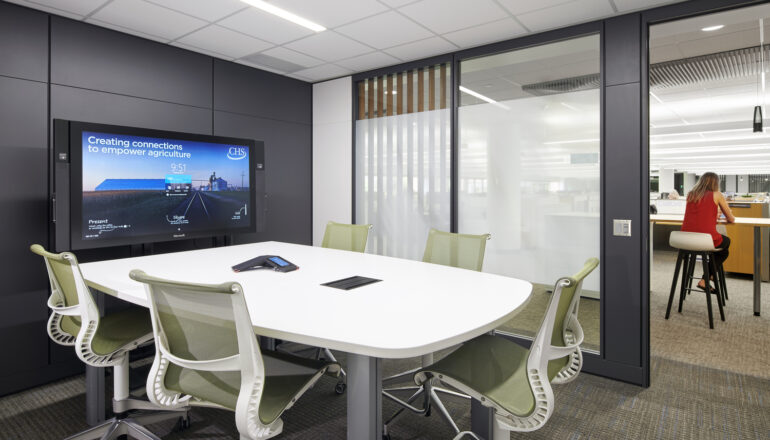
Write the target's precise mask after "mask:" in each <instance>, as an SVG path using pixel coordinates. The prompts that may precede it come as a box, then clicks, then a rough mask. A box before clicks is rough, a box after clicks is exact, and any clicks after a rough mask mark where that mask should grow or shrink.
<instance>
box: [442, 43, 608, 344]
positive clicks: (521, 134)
mask: <svg viewBox="0 0 770 440" xmlns="http://www.w3.org/2000/svg"><path fill="white" fill-rule="evenodd" d="M600 59H601V55H600V36H599V35H598V34H596V35H589V36H584V37H579V38H573V39H569V40H564V41H559V42H555V43H550V44H544V45H541V46H536V47H529V48H525V49H518V50H512V51H509V52H504V53H498V54H494V55H489V56H482V57H478V58H472V59H467V60H463V61H461V62H460V64H459V75H460V87H459V108H458V127H457V129H458V157H457V160H458V176H457V177H458V179H457V182H458V188H457V191H458V202H457V213H458V216H457V221H458V225H457V226H458V231H459V232H463V233H486V232H489V233H491V234H492V239H491V240H490V241H489V242H488V244H487V250H486V258H485V262H484V271H486V272H493V273H497V274H501V275H507V276H512V277H516V278H521V279H525V280H528V281H530V282H532V283H534V284H536V289H535V292H534V294H533V298H532V300H531V301H530V303H529V305H528V306H527V308H526V309H525V310H523V311H522V312H521V313H519V315H518V316H517V317H516V319H514V320H512V321H511V322H510V323H509V324H507V325H505V326H503V328H502V330H504V331H506V332H510V333H512V334H515V335H519V336H525V337H531V336H533V335H534V334H535V332H536V331H537V328H538V326H539V325H540V320H541V319H542V316H543V312H544V310H545V307H546V305H547V301H548V298H549V294H550V293H549V291H548V290H549V289H551V288H552V287H553V285H554V283H555V281H556V280H557V279H558V278H560V277H563V276H569V275H572V274H573V273H575V272H577V271H578V270H579V269H580V268H581V267H582V266H583V263H584V262H585V260H586V259H588V258H591V257H599V253H600V243H601V240H600V235H601V227H600V213H601V211H600V183H601V182H600V179H601V171H600V170H601V167H600V145H601V142H600V128H601V127H600V121H601V113H600V108H601V93H600V89H599V86H600V75H599V71H600V70H599V69H600ZM599 285H600V276H599V269H597V270H596V271H594V272H593V273H592V274H591V275H590V276H589V277H588V278H587V279H586V280H585V281H584V284H583V298H581V304H580V322H581V324H582V325H583V328H584V330H585V334H586V337H585V342H584V348H587V349H592V350H599V346H600V338H599V328H600V326H599V316H600V307H599V301H598V299H599V291H600V287H599Z"/></svg>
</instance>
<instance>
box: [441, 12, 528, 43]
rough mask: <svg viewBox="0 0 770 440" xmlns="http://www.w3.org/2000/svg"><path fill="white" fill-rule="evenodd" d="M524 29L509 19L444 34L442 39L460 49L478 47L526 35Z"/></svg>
mask: <svg viewBox="0 0 770 440" xmlns="http://www.w3.org/2000/svg"><path fill="white" fill-rule="evenodd" d="M526 32H527V31H526V29H524V28H523V27H521V25H520V24H519V23H517V22H516V21H515V20H513V19H511V18H504V19H502V20H498V21H493V22H492V23H487V24H482V25H479V26H474V27H472V28H468V29H463V30H461V31H456V32H450V33H448V34H444V38H446V39H447V40H449V41H451V42H452V43H454V44H456V45H458V46H460V47H462V48H466V47H473V46H480V45H482V44H486V43H493V42H496V41H503V40H508V39H510V38H513V37H515V36H516V35H521V34H524V33H526Z"/></svg>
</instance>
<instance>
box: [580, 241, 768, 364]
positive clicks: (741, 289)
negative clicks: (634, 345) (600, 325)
mask: <svg viewBox="0 0 770 440" xmlns="http://www.w3.org/2000/svg"><path fill="white" fill-rule="evenodd" d="M653 257H654V262H653V271H652V273H651V274H650V286H651V292H650V352H651V354H652V355H653V356H660V357H664V358H667V359H671V360H675V361H680V362H686V363H690V364H695V365H703V366H707V367H711V368H716V369H720V370H727V371H732V372H736V373H742V374H746V375H752V376H758V377H763V378H765V379H770V283H762V300H763V305H762V312H763V313H762V316H754V308H753V307H754V306H753V304H754V302H753V289H754V287H753V286H754V284H753V281H752V279H751V277H750V276H749V277H747V276H742V275H733V274H727V276H726V282H727V292H728V294H729V296H730V299H729V300H728V301H727V304H726V305H725V321H721V320H720V319H719V310H718V308H717V305H716V302H715V301H712V302H713V310H714V329H713V330H711V329H709V327H708V312H707V307H706V294H705V293H702V292H693V293H692V294H690V295H689V296H688V297H687V300H685V303H684V307H683V309H682V313H677V311H676V308H677V305H678V298H679V296H678V293H677V295H676V297H675V298H674V305H673V307H672V311H671V316H670V317H669V319H665V315H666V306H667V304H668V296H669V293H670V290H671V281H672V278H673V276H674V266H675V264H676V253H674V252H665V251H658V250H656V251H655V253H654V254H653ZM696 276H698V277H700V276H701V272H700V271H698V270H696ZM712 299H716V298H712ZM581 319H582V317H581ZM581 322H582V321H581Z"/></svg>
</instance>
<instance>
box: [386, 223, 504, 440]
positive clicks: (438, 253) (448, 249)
mask: <svg viewBox="0 0 770 440" xmlns="http://www.w3.org/2000/svg"><path fill="white" fill-rule="evenodd" d="M490 237H491V236H490V235H489V234H481V235H471V234H454V233H451V232H443V231H439V230H438V229H434V228H431V229H430V231H429V232H428V241H427V243H426V244H425V252H424V254H423V257H422V261H424V262H426V263H435V264H442V265H444V266H452V267H458V268H462V269H468V270H475V271H481V268H482V266H483V265H484V252H485V250H486V246H487V240H489V239H490ZM426 313H431V311H429V310H427V311H426ZM432 363H433V355H432V354H429V355H426V356H423V358H422V365H423V367H427V366H428V365H430V364H432ZM419 370H420V369H419V368H416V369H413V370H409V371H405V372H402V373H399V374H396V375H393V376H390V377H387V378H385V379H383V392H382V393H383V395H384V396H385V397H387V398H389V399H391V400H393V401H394V402H396V403H398V404H399V405H401V408H400V409H399V410H398V411H397V412H396V413H395V414H393V416H391V417H390V419H388V420H386V421H385V424H384V427H383V429H384V430H383V437H385V438H388V435H389V434H388V427H389V425H390V424H391V423H393V421H394V420H395V419H396V418H397V417H398V416H399V415H401V413H403V411H404V409H409V410H411V411H413V412H416V413H418V414H426V415H427V414H430V407H431V406H435V407H436V408H438V410H439V413H440V414H441V417H442V418H443V419H444V420H445V421H446V422H447V424H449V426H450V427H451V428H452V429H453V430H454V431H455V432H459V431H460V430H459V429H458V428H457V424H456V423H455V422H454V420H452V417H451V416H450V415H449V412H448V411H447V410H446V408H445V407H444V404H443V403H442V402H441V399H440V398H439V396H438V394H437V392H440V393H444V394H451V395H454V396H457V397H463V398H469V396H467V395H464V394H461V393H458V392H455V391H452V390H449V389H446V388H442V387H440V386H437V385H438V384H437V383H432V384H431V386H429V387H426V386H423V385H419V386H416V387H415V386H405V387H404V386H402V387H390V388H385V386H387V385H389V384H394V383H398V382H400V381H403V380H404V379H405V378H411V377H412V376H413V375H414V373H415V372H417V371H419ZM434 382H435V381H434ZM394 391H414V394H412V396H411V397H409V399H408V400H406V401H403V400H401V399H399V398H397V397H396V396H394V395H393V394H392V392H394ZM420 396H423V397H424V399H426V400H430V401H431V405H424V406H423V408H422V409H418V408H415V407H414V406H412V405H411V403H412V402H413V401H415V400H417V399H418V398H419V397H420Z"/></svg>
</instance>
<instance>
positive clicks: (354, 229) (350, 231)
mask: <svg viewBox="0 0 770 440" xmlns="http://www.w3.org/2000/svg"><path fill="white" fill-rule="evenodd" d="M369 228H371V225H348V224H344V223H335V222H329V223H327V225H326V231H325V232H324V238H323V241H322V242H321V247H325V248H331V249H340V250H343V251H353V252H364V251H365V250H366V240H367V239H368V238H369Z"/></svg>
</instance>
